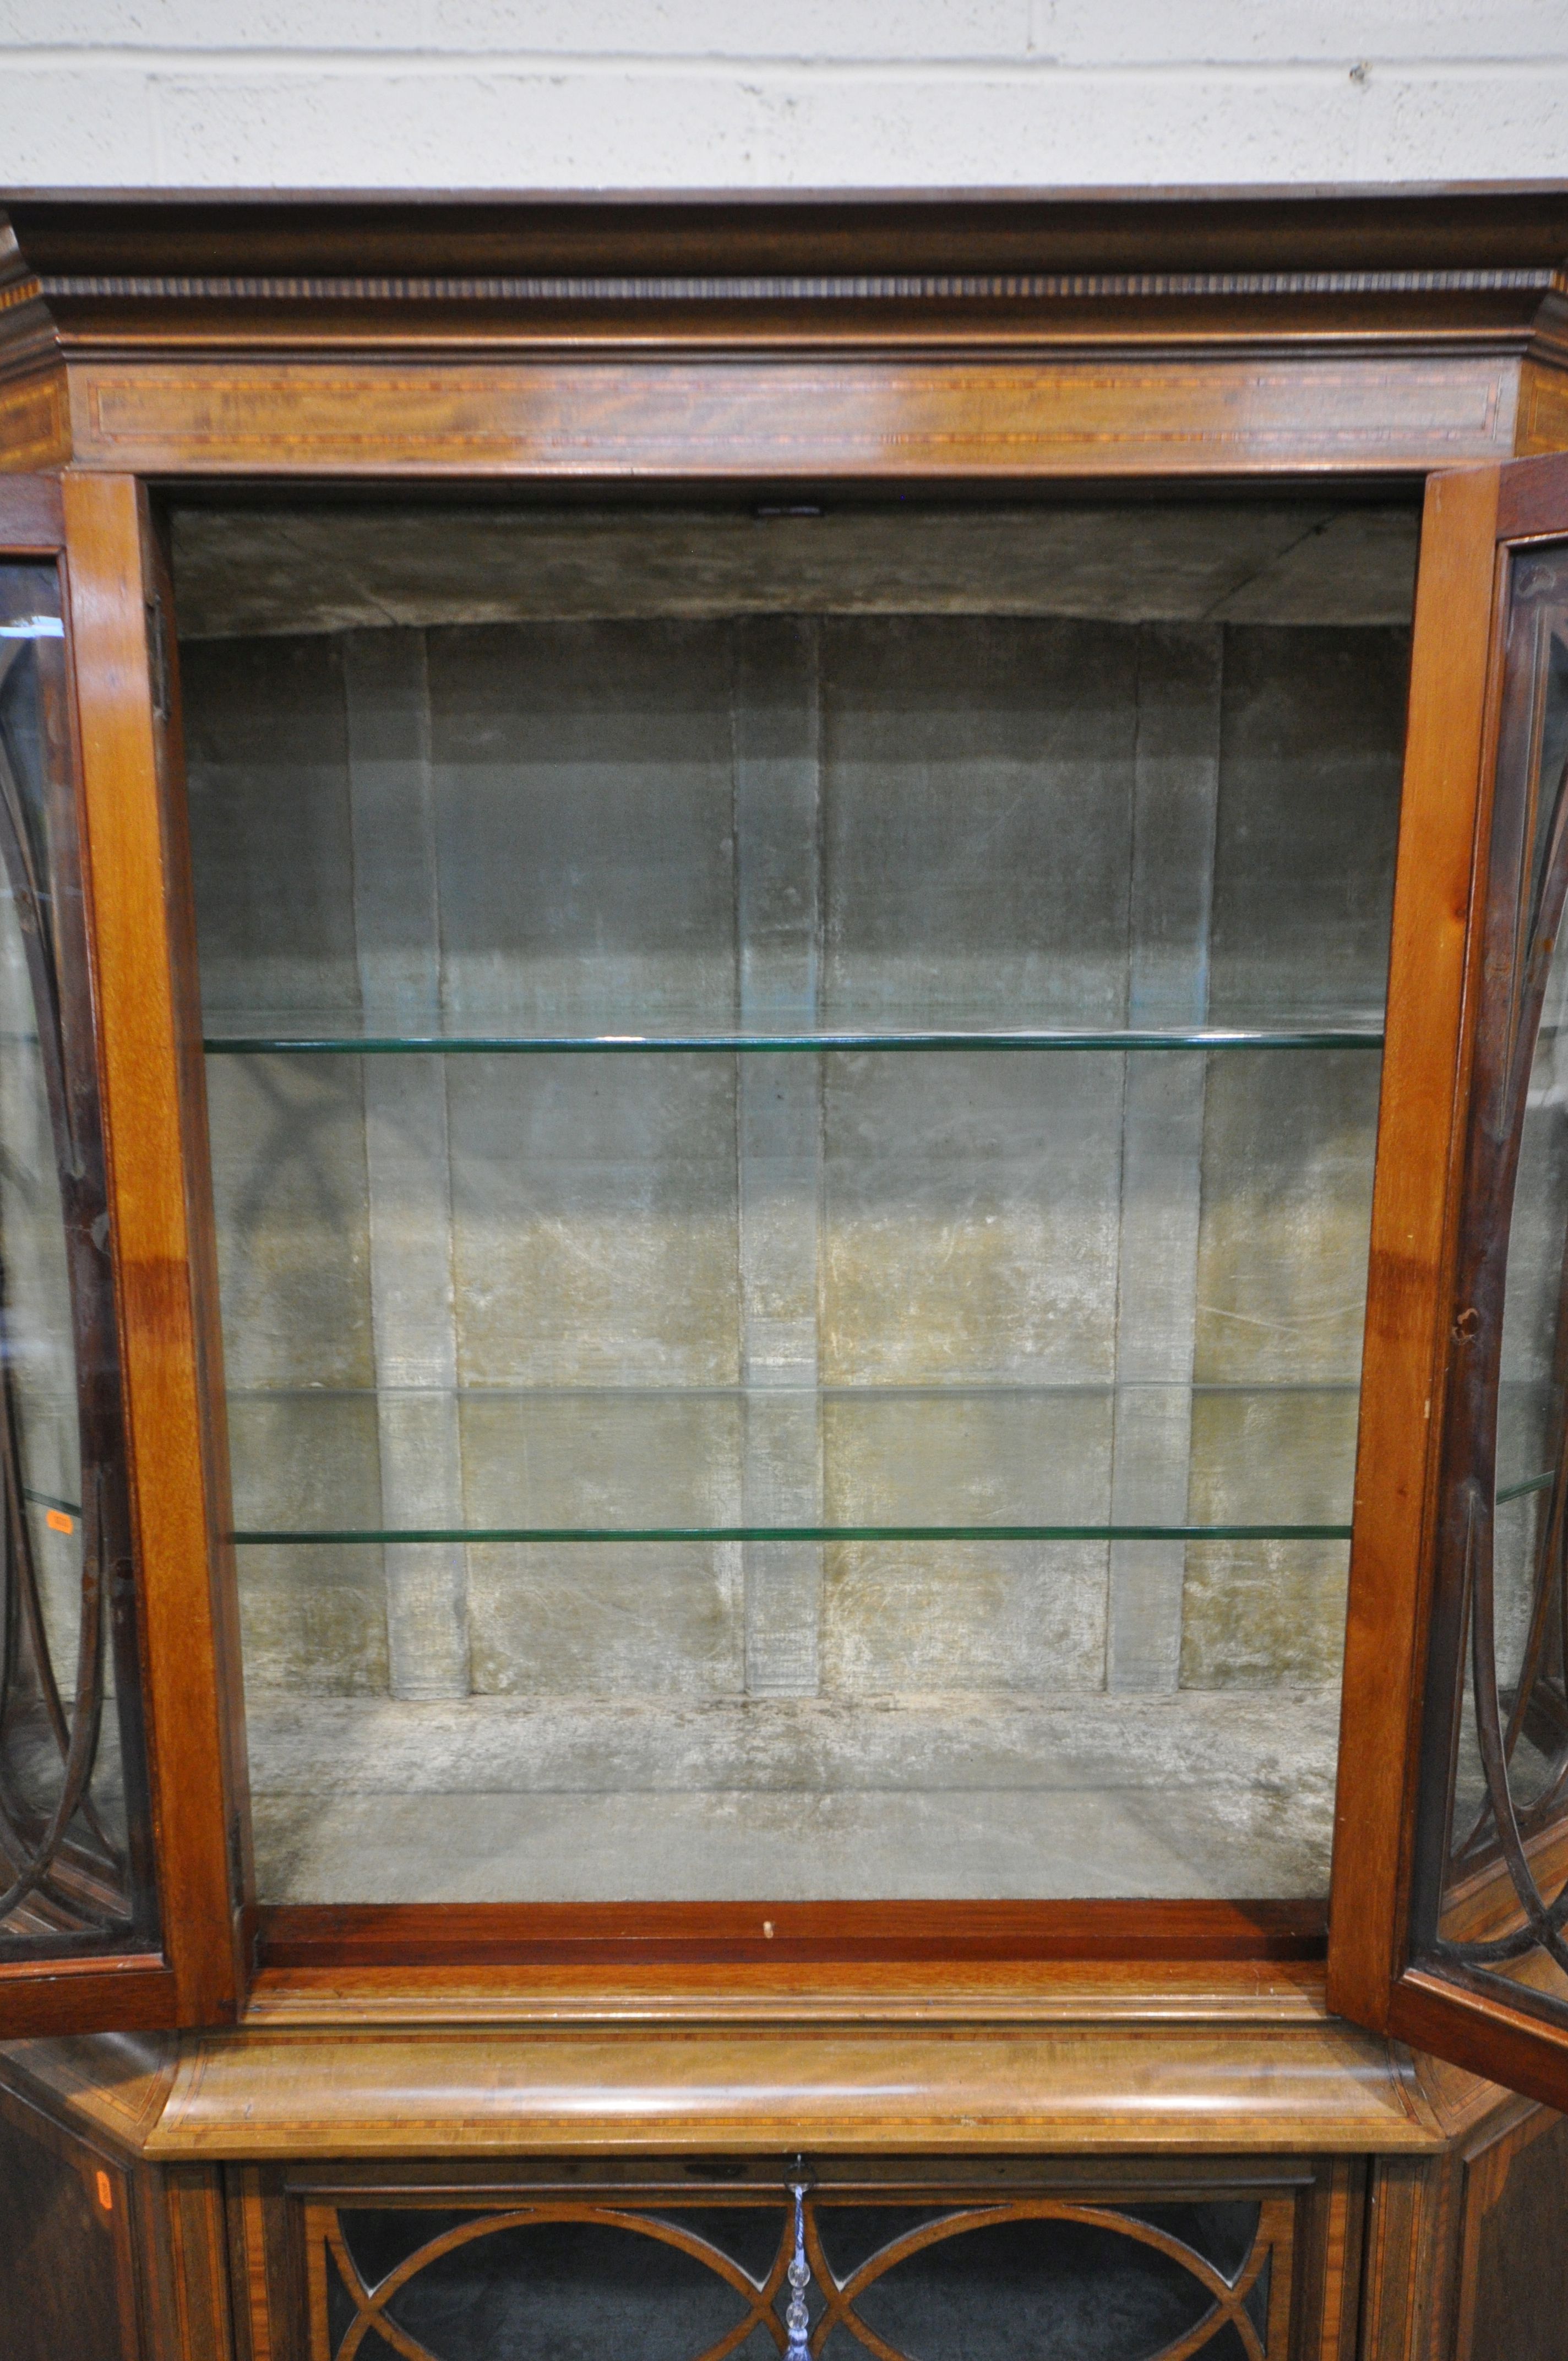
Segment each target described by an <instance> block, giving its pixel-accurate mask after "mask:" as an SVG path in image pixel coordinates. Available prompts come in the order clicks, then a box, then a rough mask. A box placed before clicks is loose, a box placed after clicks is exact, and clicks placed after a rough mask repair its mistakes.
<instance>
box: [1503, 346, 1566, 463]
mask: <svg viewBox="0 0 1568 2361" xmlns="http://www.w3.org/2000/svg"><path fill="white" fill-rule="evenodd" d="M1514 447H1515V449H1516V451H1517V452H1518V453H1519V456H1520V457H1521V458H1534V457H1536V456H1539V455H1540V454H1541V453H1542V452H1545V451H1568V353H1565V354H1563V357H1562V358H1561V359H1560V360H1558V361H1544V360H1527V361H1526V362H1525V364H1524V368H1523V369H1522V371H1521V373H1520V377H1519V429H1518V434H1517V436H1516V439H1515V445H1514Z"/></svg>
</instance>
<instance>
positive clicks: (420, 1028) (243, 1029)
mask: <svg viewBox="0 0 1568 2361" xmlns="http://www.w3.org/2000/svg"><path fill="white" fill-rule="evenodd" d="M205 1026H206V1031H205V1037H204V1041H203V1046H204V1048H205V1049H206V1050H207V1051H208V1053H209V1054H210V1055H211V1056H214V1057H231V1058H233V1057H272V1056H278V1055H291V1056H315V1057H321V1056H329V1055H334V1054H336V1055H339V1056H358V1057H365V1056H397V1055H400V1054H410V1053H416V1054H417V1053H422V1052H435V1053H439V1054H441V1055H444V1056H453V1055H460V1054H463V1053H467V1054H469V1055H479V1054H482V1055H494V1054H497V1053H507V1052H511V1053H515V1054H523V1055H527V1054H535V1055H538V1054H545V1055H547V1054H549V1053H551V1052H555V1053H558V1054H580V1053H583V1052H588V1051H608V1052H610V1053H615V1052H620V1053H626V1052H628V1051H631V1052H637V1051H647V1050H704V1049H707V1050H740V1049H745V1050H788V1049H794V1050H806V1051H820V1050H827V1049H838V1050H845V1049H849V1050H854V1049H879V1050H880V1049H1098V1050H1128V1049H1138V1050H1143V1049H1200V1050H1212V1049H1381V1048H1382V1046H1383V1017H1382V1013H1381V1011H1379V1010H1368V1009H1331V1010H1327V1011H1318V1010H1312V1011H1310V1012H1307V1013H1299V1012H1274V1011H1268V1012H1265V1011H1261V1010H1256V1011H1251V1012H1243V1013H1241V1014H1239V1015H1238V1016H1236V1017H1235V1018H1234V1021H1224V1020H1222V1019H1219V1018H1215V1019H1212V1020H1206V1021H1204V1022H1202V1023H1198V1022H1195V1021H1194V1020H1193V1019H1192V1017H1191V1016H1190V1013H1189V1014H1177V1013H1173V1012H1161V1011H1158V1010H1152V1011H1149V1012H1146V1016H1145V1018H1144V1020H1143V1021H1140V1022H1139V1023H1137V1024H1135V1025H1133V1024H1123V1023H1118V1022H1115V1021H1113V1020H1111V1019H1105V1020H1100V1021H1092V1022H1091V1021H1090V1020H1088V1019H1085V1018H1083V1017H1082V1016H1076V1015H1072V1014H1069V1013H1065V1012H1064V1013H1062V1014H1060V1015H1057V1016H1052V1015H1048V1014H1046V1015H1042V1016H1040V1018H1039V1019H1038V1021H1034V1022H1027V1023H1018V1022H1014V1023H1010V1024H1007V1025H1000V1024H997V1023H995V1022H994V1021H992V1019H991V1018H989V1017H988V1016H985V1015H983V1014H979V1013H972V1012H971V1013H966V1012H965V1011H964V1010H962V1009H955V1008H945V1009H932V1008H921V1009H910V1010H903V1011H896V1012H892V1013H886V1012H878V1013H876V1014H874V1015H872V1014H869V1013H867V1012H864V1011H860V1012H857V1011H852V1010H844V1011H835V1010H828V1011H826V1012H824V1013H820V1014H817V1013H814V1012H809V1011H806V1012H803V1011H802V1010H801V1009H799V1008H790V1009H783V1010H762V1011H757V1012H751V1013H750V1014H748V1015H747V1016H745V1017H744V1018H743V1019H742V1018H740V1017H738V1016H734V1015H733V1014H731V1015H729V1016H721V1015H718V1014H715V1013H714V1012H712V1011H702V1012H698V1011H693V1010H686V1011H682V1012H675V1013H673V1014H670V1013H664V1012H661V1013H659V1014H657V1015H652V1016H643V1017H642V1018H641V1021H640V1022H639V1023H637V1025H636V1026H635V1027H629V1025H628V1023H627V1021H626V1018H625V1016H624V1015H623V1014H622V1013H620V1012H616V1013H614V1014H613V1015H607V1014H606V1013H604V1012H595V1011H591V1010H590V1011H578V1012H573V1013H572V1014H570V1015H569V1016H563V1017H561V1018H560V1019H559V1020H558V1021H549V1022H544V1021H540V1020H537V1019H534V1018H528V1017H523V1016H517V1015H511V1014H480V1013H476V1012H473V1011H464V1012H452V1011H444V1012H440V1013H433V1014H431V1015H429V1016H423V1015H422V1016H417V1017H410V1016H408V1015H407V1014H406V1013H401V1012H379V1013H378V1012H369V1013H367V1012H362V1011H360V1010H356V1009H342V1008H333V1009H269V1010H257V1009H246V1010H240V1011H236V1012H229V1011H217V1010H210V1011H209V1012H208V1013H207V1016H206V1019H205Z"/></svg>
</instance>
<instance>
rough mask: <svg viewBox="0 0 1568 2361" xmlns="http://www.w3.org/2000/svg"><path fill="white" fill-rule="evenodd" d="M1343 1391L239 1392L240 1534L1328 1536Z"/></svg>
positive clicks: (280, 1537)
mask: <svg viewBox="0 0 1568 2361" xmlns="http://www.w3.org/2000/svg"><path fill="white" fill-rule="evenodd" d="M1357 1400H1358V1395H1357V1389H1356V1388H1355V1387H1354V1386H1352V1385H1320V1386H1263V1387H1240V1386H1225V1387H1220V1386H1214V1387H1194V1388H1187V1387H1180V1386H1172V1385H1163V1386H1162V1385H1146V1386H1122V1387H1115V1386H1055V1387H1022V1386H992V1387H961V1386H950V1387H949V1386H940V1387H920V1388H903V1387H893V1386H885V1387H883V1386H878V1387H854V1388H820V1389H813V1388H804V1387H802V1388H790V1387H768V1388H760V1387H757V1388H752V1389H743V1388H729V1389H670V1390H663V1389H653V1388H639V1389H583V1390H574V1391H545V1390H543V1389H538V1390H530V1391H526V1392H525V1391H516V1392H512V1391H501V1390H488V1389H487V1390H483V1391H479V1390H474V1391H467V1392H457V1393H450V1392H448V1393H439V1392H433V1391H428V1392H427V1391H414V1390H408V1391H401V1392H393V1391H383V1392H381V1393H375V1392H371V1391H369V1390H360V1391H353V1392H347V1391H344V1392H332V1391H326V1390H324V1389H308V1390H301V1391H295V1392H284V1391H277V1392H257V1393H236V1394H233V1395H231V1396H230V1400H229V1417H230V1427H231V1435H232V1443H233V1457H234V1465H235V1499H236V1528H237V1530H236V1536H235V1538H236V1541H237V1542H239V1543H245V1544H259V1543H278V1542H310V1543H341V1544H348V1543H386V1542H391V1543H446V1542H471V1543H472V1542H509V1543H512V1542H543V1543H577V1542H601V1543H609V1542H632V1541H643V1542H657V1541H663V1542H701V1543H718V1542H835V1541H905V1542H938V1541H944V1542H945V1541H952V1542H957V1541H992V1542H1003V1541H1016V1542H1050V1541H1057V1542H1104V1541H1112V1540H1125V1541H1147V1542H1158V1541H1172V1542H1180V1541H1201V1540H1225V1541H1269V1540H1296V1541H1321V1542H1330V1541H1334V1542H1338V1541H1343V1540H1345V1539H1346V1538H1347V1537H1348V1535H1349V1532H1350V1508H1351V1489H1352V1477H1353V1469H1354V1449H1355V1425H1356V1409H1357ZM1189 1456H1190V1467H1189Z"/></svg>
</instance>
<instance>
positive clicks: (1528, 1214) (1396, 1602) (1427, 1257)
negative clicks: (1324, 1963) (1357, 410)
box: [1331, 457, 1568, 2107]
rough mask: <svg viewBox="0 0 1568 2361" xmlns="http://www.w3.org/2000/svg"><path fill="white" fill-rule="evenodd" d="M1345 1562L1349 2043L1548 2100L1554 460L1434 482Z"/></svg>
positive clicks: (1555, 1555)
mask: <svg viewBox="0 0 1568 2361" xmlns="http://www.w3.org/2000/svg"><path fill="white" fill-rule="evenodd" d="M1399 859H1400V867H1399V878H1398V888H1397V894H1396V909H1395V923H1394V947H1393V959H1392V968H1391V973H1390V982H1389V1020H1388V1036H1387V1065H1386V1069H1385V1081H1384V1099H1383V1108H1382V1118H1381V1130H1380V1148H1379V1164H1378V1174H1377V1183H1376V1206H1375V1213H1374V1225H1373V1254H1372V1286H1371V1292H1370V1300H1369V1306H1368V1323H1367V1347H1366V1361H1365V1371H1364V1383H1363V1396H1362V1399H1363V1402H1364V1405H1365V1409H1364V1413H1363V1421H1362V1431H1361V1443H1360V1456H1359V1462H1358V1472H1357V1488H1356V1526H1355V1535H1354V1543H1353V1554H1352V1576H1351V1604H1350V1631H1349V1646H1348V1655H1347V1666H1346V1682H1345V1708H1344V1710H1345V1722H1344V1730H1343V1741H1342V1754H1341V1761H1342V1764H1343V1766H1344V1767H1343V1770H1342V1773H1341V1793H1340V1820H1339V1828H1338V1835H1337V1840H1336V1841H1337V1850H1336V1872H1335V1887H1334V1895H1333V1926H1332V1950H1331V1998H1332V2000H1333V2002H1334V2003H1335V2004H1336V2005H1338V2006H1339V2007H1340V2008H1342V2009H1343V2010H1344V2012H1345V2013H1346V2014H1348V2015H1354V2016H1357V2017H1359V2018H1361V2019H1362V2020H1363V2021H1365V2022H1367V2023H1370V2024H1374V2025H1376V2026H1380V2027H1381V2028H1383V2029H1386V2030H1387V2031H1390V2032H1393V2033H1395V2034H1397V2035H1398V2036H1399V2037H1402V2038H1405V2039H1407V2040H1409V2041H1410V2042H1412V2043H1414V2044H1416V2045H1417V2046H1419V2047H1420V2048H1425V2049H1429V2050H1431V2051H1433V2052H1435V2053H1437V2054H1439V2055H1443V2056H1447V2057H1450V2058H1452V2059H1455V2060H1456V2061H1458V2062H1460V2063H1462V2064H1464V2065H1466V2066H1468V2067H1470V2068H1471V2069H1473V2070H1475V2071H1478V2072H1482V2073H1485V2074H1487V2075H1490V2076H1492V2077H1493V2078H1494V2079H1496V2080H1497V2081H1502V2082H1506V2083H1510V2084H1512V2085H1513V2086H1515V2087H1516V2088H1518V2089H1519V2090H1522V2091H1527V2092H1530V2093H1531V2094H1532V2095H1534V2096H1536V2097H1539V2098H1541V2099H1544V2100H1546V2101H1547V2102H1548V2103H1552V2104H1555V2105H1557V2106H1559V2107H1562V2106H1564V2105H1568V940H1565V939H1563V917H1564V908H1565V903H1568V461H1565V460H1563V459H1561V458H1558V457H1551V458H1546V459H1541V460H1529V461H1523V462H1519V463H1517V464H1515V465H1513V466H1508V467H1501V468H1497V469H1486V470H1477V471H1475V473H1474V474H1469V473H1467V474H1465V475H1463V476H1459V475H1455V476H1450V477H1446V478H1442V477H1440V478H1434V479H1433V481H1432V484H1431V491H1430V495H1429V500H1428V504H1427V513H1426V530H1425V538H1424V540H1423V546H1422V559H1421V575H1420V588H1419V591H1418V599H1417V612H1416V639H1415V650H1414V660H1413V668H1412V688H1411V709H1410V726H1409V749H1408V754H1407V770H1406V782H1405V807H1404V816H1403V822H1402V833H1401V843H1400V856H1399Z"/></svg>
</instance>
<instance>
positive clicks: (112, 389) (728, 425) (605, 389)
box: [70, 353, 1519, 479]
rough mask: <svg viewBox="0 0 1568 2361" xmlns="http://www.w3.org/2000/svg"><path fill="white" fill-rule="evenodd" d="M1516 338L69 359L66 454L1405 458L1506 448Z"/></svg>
mask: <svg viewBox="0 0 1568 2361" xmlns="http://www.w3.org/2000/svg"><path fill="white" fill-rule="evenodd" d="M70 381H71V429H72V434H73V439H74V446H75V456H76V463H77V464H78V465H79V466H82V467H92V468H110V469H116V470H124V471H129V472H137V471H148V472H150V471H155V470H156V471H165V470H168V471H177V472H180V473H187V474H193V475H203V474H224V473H226V472H231V471H242V470H252V471H254V470H263V471H265V472H266V473H268V474H270V475H289V474H296V473H305V472H320V471H323V470H332V471H334V472H339V473H344V474H349V475H354V474H365V475H382V476H385V475H397V474H400V473H402V474H417V475H450V476H464V475H482V474H509V473H520V474H521V473H526V474H530V475H543V476H545V477H552V476H554V477H566V478H570V477H576V476H583V477H589V478H610V479H615V478H633V477H641V476H646V475H649V474H660V475H667V476H677V477H678V476H683V475H684V476H692V477H702V478H713V477H716V476H718V477H724V476H762V477H763V478H770V477H772V478H779V477H784V478H787V477H791V476H806V477H824V476H825V477H836V476H837V477H845V478H876V477H883V476H894V475H900V476H906V477H910V478H916V479H920V478H926V479H931V478H944V477H959V476H963V477H976V476H979V477H988V476H989V477H993V478H1017V477H1025V476H1030V475H1042V474H1050V475H1058V476H1069V477H1071V476H1086V477H1101V478H1103V477H1108V476H1111V477H1113V476H1118V475H1132V474H1146V473H1149V472H1158V473H1164V474H1174V475H1192V476H1212V475H1229V476H1234V475H1238V474H1239V475H1245V474H1249V473H1266V472H1275V471H1277V470H1280V469H1283V468H1290V469H1296V470H1301V469H1306V470H1311V471H1328V472H1341V471H1343V472H1348V473H1357V472H1368V471H1373V470H1379V471H1384V470H1390V469H1392V470H1398V471H1409V472H1417V471H1420V470H1424V469H1426V468H1430V467H1448V466H1453V464H1455V463H1456V462H1459V461H1464V460H1475V459H1487V458H1496V457H1500V456H1508V454H1510V453H1511V452H1512V450H1513V447H1514V425H1515V411H1516V406H1517V398H1518V392H1519V362H1518V360H1517V359H1516V358H1513V357H1497V355H1485V354H1482V355H1470V356H1466V357H1459V358H1446V359H1436V358H1431V357H1420V356H1400V355H1393V356H1390V355H1388V354H1386V353H1385V354H1381V355H1362V356H1357V355H1354V354H1348V355H1338V356H1310V357H1291V356H1288V355H1276V356H1264V357H1256V358H1234V357H1229V358H1224V359H1214V360H1202V359H1198V360H1191V359H1186V358H1170V359H1161V360H1152V361H1151V360H1148V359H1146V358H1143V357H1138V358H1129V359H1127V360H1125V361H1121V360H1116V359H1114V358H1113V359H1104V358H1101V359H1096V360H1092V361H1091V360H1059V361H1058V360H1039V359H1031V360H1027V361H1011V362H1001V361H994V360H966V361H961V362H950V361H940V362H938V361H932V360H906V359H899V360H883V361H874V360H865V359H855V360H851V361H839V362H832V361H824V360H815V359H814V360H809V361H808V360H787V359H785V360H756V359H751V360H729V359H725V360H710V361H707V362H694V361H690V360H675V359H670V358H650V359H647V360H615V361H593V362H578V361H569V360H568V361H558V360H540V361H522V362H495V363H477V362H471V361H470V362H457V361H453V362H450V363H431V364H425V365H417V364H416V365H396V366H394V365H389V364H385V363H377V362H373V361H367V362H365V363H362V364H358V365H353V364H345V363H341V362H333V363H328V362H311V361H304V360H300V361H291V362H277V363H259V362H253V363H245V362H238V361H229V360H223V361H191V362H181V363H179V364H171V363H168V362H163V363H157V362H147V363H141V362H132V361H126V362H90V361H82V362H79V363H75V364H72V366H71V370H70Z"/></svg>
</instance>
